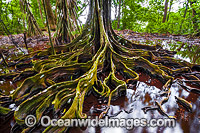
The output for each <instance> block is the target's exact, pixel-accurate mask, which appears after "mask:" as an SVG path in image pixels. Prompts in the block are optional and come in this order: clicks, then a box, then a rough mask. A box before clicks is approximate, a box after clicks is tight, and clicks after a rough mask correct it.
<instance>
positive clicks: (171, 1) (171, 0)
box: [167, 0, 173, 21]
mask: <svg viewBox="0 0 200 133" xmlns="http://www.w3.org/2000/svg"><path fill="white" fill-rule="evenodd" d="M172 3H173V0H170V6H169V12H168V15H167V21H168V20H169V14H170V11H171V8H172Z"/></svg>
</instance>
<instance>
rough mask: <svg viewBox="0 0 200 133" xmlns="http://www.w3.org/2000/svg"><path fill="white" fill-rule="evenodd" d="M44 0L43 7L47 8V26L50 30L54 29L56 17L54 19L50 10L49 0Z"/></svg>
mask: <svg viewBox="0 0 200 133" xmlns="http://www.w3.org/2000/svg"><path fill="white" fill-rule="evenodd" d="M44 2H45V8H46V10H47V16H48V21H49V26H50V28H51V29H52V30H55V29H56V19H55V17H54V14H53V10H52V7H51V3H50V0H44Z"/></svg>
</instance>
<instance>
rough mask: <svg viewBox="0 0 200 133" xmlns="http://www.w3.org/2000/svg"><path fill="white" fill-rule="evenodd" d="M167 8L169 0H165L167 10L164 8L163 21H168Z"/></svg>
mask: <svg viewBox="0 0 200 133" xmlns="http://www.w3.org/2000/svg"><path fill="white" fill-rule="evenodd" d="M167 8H168V0H165V10H164V16H163V21H162V22H163V23H164V22H165V21H166V17H167Z"/></svg>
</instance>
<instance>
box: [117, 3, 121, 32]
mask: <svg viewBox="0 0 200 133" xmlns="http://www.w3.org/2000/svg"><path fill="white" fill-rule="evenodd" d="M121 3H122V0H119V9H118V23H117V28H118V29H119V28H120V11H121Z"/></svg>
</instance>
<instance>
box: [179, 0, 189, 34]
mask: <svg viewBox="0 0 200 133" xmlns="http://www.w3.org/2000/svg"><path fill="white" fill-rule="evenodd" d="M188 3H189V0H188V1H187V4H186V7H185V12H184V15H183V18H185V17H186V13H187V9H188ZM183 21H184V20H182V21H181V26H180V31H181V30H182V25H183Z"/></svg>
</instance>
